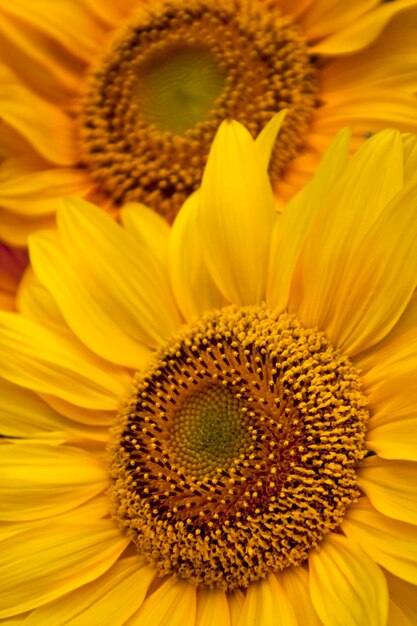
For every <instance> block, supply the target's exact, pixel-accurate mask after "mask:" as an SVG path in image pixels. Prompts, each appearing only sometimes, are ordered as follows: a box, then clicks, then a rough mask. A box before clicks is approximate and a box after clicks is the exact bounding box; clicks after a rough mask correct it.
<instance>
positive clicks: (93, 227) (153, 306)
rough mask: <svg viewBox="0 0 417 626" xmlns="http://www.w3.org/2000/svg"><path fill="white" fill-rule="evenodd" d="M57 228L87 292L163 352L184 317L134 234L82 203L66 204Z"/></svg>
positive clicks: (134, 334)
mask: <svg viewBox="0 0 417 626" xmlns="http://www.w3.org/2000/svg"><path fill="white" fill-rule="evenodd" d="M57 223H58V230H59V234H60V237H61V239H62V244H63V248H64V249H65V252H66V254H67V256H68V259H69V261H70V264H71V266H72V268H73V270H74V271H75V272H78V273H79V274H80V277H81V279H82V283H83V285H84V288H85V289H88V290H89V291H90V293H91V297H92V298H95V299H96V301H97V306H100V307H101V308H102V309H103V310H105V311H106V312H107V315H113V316H115V319H116V321H117V323H118V324H119V325H120V326H121V327H123V328H124V331H125V332H126V333H127V334H129V335H130V336H131V338H132V339H134V340H135V341H138V342H141V343H145V344H146V345H148V347H158V346H159V344H160V343H161V342H163V341H165V340H166V338H167V337H168V336H169V335H170V334H172V333H173V332H175V331H176V329H177V328H178V326H179V325H180V318H179V315H178V310H177V308H176V305H175V302H174V299H173V296H172V292H171V288H170V285H169V278H168V275H162V274H161V271H160V270H161V268H160V267H158V264H157V262H156V259H155V255H154V254H153V251H152V250H151V249H150V248H148V249H141V250H140V254H139V253H138V246H137V245H136V242H135V239H134V237H133V236H132V235H131V234H130V233H128V232H126V231H125V230H123V229H122V228H121V227H120V226H119V225H118V224H116V223H115V222H114V221H113V220H112V219H111V218H110V217H109V216H108V215H106V214H105V213H104V212H103V211H101V210H100V209H98V208H97V207H95V206H94V205H92V204H89V203H88V202H85V201H83V200H80V199H76V198H73V199H67V200H65V201H64V202H63V204H62V206H61V207H60V208H59V209H58V213H57ZM92 250H94V254H92V253H91V251H92ZM121 250H123V254H121V253H120V251H121Z"/></svg>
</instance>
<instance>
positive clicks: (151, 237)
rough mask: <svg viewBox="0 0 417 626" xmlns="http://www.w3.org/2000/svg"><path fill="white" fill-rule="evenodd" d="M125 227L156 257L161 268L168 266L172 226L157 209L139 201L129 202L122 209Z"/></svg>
mask: <svg viewBox="0 0 417 626" xmlns="http://www.w3.org/2000/svg"><path fill="white" fill-rule="evenodd" d="M120 218H121V222H122V224H123V226H124V228H125V229H126V230H127V231H128V232H130V233H131V234H132V235H133V236H134V238H135V241H136V244H137V245H139V246H140V249H141V250H143V249H144V248H146V249H147V250H148V251H149V252H150V253H151V254H152V255H153V256H154V258H155V261H154V262H155V263H156V262H158V264H160V266H161V269H162V268H163V269H165V268H166V267H167V257H168V249H167V248H168V240H169V233H170V230H171V229H170V227H169V226H168V224H167V222H166V221H165V220H164V219H163V218H162V217H161V216H160V215H158V213H156V211H153V210H152V209H148V208H147V207H146V206H144V205H143V204H139V202H129V203H127V204H125V205H124V206H123V208H122V209H121V211H120Z"/></svg>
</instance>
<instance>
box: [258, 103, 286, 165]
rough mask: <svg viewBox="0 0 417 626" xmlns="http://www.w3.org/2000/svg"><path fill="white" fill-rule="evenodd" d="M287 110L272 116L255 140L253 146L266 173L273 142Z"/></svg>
mask: <svg viewBox="0 0 417 626" xmlns="http://www.w3.org/2000/svg"><path fill="white" fill-rule="evenodd" d="M286 114H287V110H286V109H284V110H283V111H280V112H279V113H278V114H277V115H274V117H273V118H272V119H270V120H269V122H268V124H266V125H265V126H264V127H263V129H262V130H261V132H260V133H259V135H258V136H257V137H256V139H255V146H256V148H257V150H258V154H259V157H260V160H261V163H262V164H263V166H264V168H265V170H266V171H268V167H269V161H270V160H271V154H272V150H273V148H274V145H275V140H276V138H277V135H278V133H279V131H280V129H281V126H282V124H283V122H284V119H285V116H286Z"/></svg>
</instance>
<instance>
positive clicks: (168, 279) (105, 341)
mask: <svg viewBox="0 0 417 626" xmlns="http://www.w3.org/2000/svg"><path fill="white" fill-rule="evenodd" d="M281 122H282V115H280V116H278V117H277V118H274V119H273V121H272V122H271V123H270V124H269V125H268V126H267V127H266V128H265V130H264V131H263V132H262V133H261V135H260V136H259V138H258V139H257V140H256V141H254V140H253V139H252V137H251V135H250V133H249V132H248V131H247V130H246V129H245V128H244V127H242V126H241V125H239V124H238V123H236V122H225V123H223V125H222V126H221V128H220V130H219V132H218V134H217V135H216V138H215V141H214V144H213V147H212V150H211V153H210V156H209V159H208V164H207V167H206V170H205V173H204V177H203V182H202V186H201V189H200V190H199V191H198V192H197V193H195V194H193V195H192V196H191V197H190V198H189V199H188V200H187V202H186V203H185V204H184V206H183V207H182V208H181V210H180V212H179V214H178V216H177V218H176V220H175V221H174V223H173V226H172V228H171V227H169V226H168V225H167V223H166V222H165V221H164V220H163V219H162V218H160V217H159V216H158V215H157V214H156V213H154V212H152V211H150V210H148V209H146V208H145V207H143V206H142V205H135V204H133V203H132V204H130V205H128V206H126V207H125V208H124V209H123V210H122V212H121V220H122V223H123V226H119V225H118V224H116V223H115V222H114V221H112V220H111V218H110V217H109V216H107V215H105V213H103V212H101V211H100V210H98V209H97V208H95V207H94V206H92V205H90V204H88V203H86V202H85V201H82V200H66V201H65V202H64V203H63V204H62V206H61V208H60V209H59V211H58V215H57V218H58V219H57V227H58V228H57V231H56V232H55V231H46V232H43V233H37V234H35V235H33V236H32V237H31V241H30V255H31V261H32V265H33V269H34V272H35V276H33V277H30V276H28V277H27V278H26V281H25V282H24V284H23V285H22V288H21V290H20V294H19V300H18V304H19V308H20V312H19V313H14V314H13V313H4V312H3V313H1V314H0V356H1V359H0V363H1V366H0V370H1V375H2V378H1V379H0V388H1V391H2V393H1V401H0V410H1V411H2V422H3V426H2V432H3V434H4V435H7V436H9V437H11V438H10V439H9V440H4V441H3V442H2V456H1V463H2V474H1V480H0V492H1V495H2V498H1V499H0V519H1V520H2V524H3V525H2V527H1V528H0V532H1V533H2V535H1V540H2V552H3V555H4V556H5V558H4V560H3V563H4V564H3V565H2V566H1V579H2V590H1V594H2V595H1V600H0V617H1V618H6V619H7V618H9V617H13V616H19V615H25V616H27V620H28V623H35V624H39V623H48V622H49V623H63V622H64V621H65V620H66V621H67V622H69V623H71V621H72V622H73V623H74V624H75V623H78V624H80V623H101V622H103V620H104V621H105V620H108V619H110V618H109V615H111V620H112V623H114V624H130V625H134V624H138V625H142V624H147V625H148V624H149V626H156V625H159V624H161V625H162V624H167V625H169V624H174V623H184V624H186V625H187V626H203V625H205V624H211V623H222V624H230V625H231V626H252V625H253V624H260V625H261V626H263V625H265V624H269V623H274V624H277V625H282V626H288V625H290V626H304V624H306V623H308V624H313V625H314V624H317V625H318V624H324V625H325V626H337V625H339V624H340V626H347V625H349V626H350V625H352V626H354V625H357V624H372V625H373V626H385V625H387V624H396V623H398V619H400V618H401V619H402V621H403V623H409V624H412V623H414V622H415V617H416V603H415V598H416V589H417V561H416V558H415V554H416V541H417V528H416V526H417V510H416V506H415V502H416V498H415V495H416V493H415V485H416V483H417V481H416V478H417V463H416V461H417V456H416V443H417V442H416V427H417V423H416V417H415V415H416V400H417V396H416V393H415V392H416V366H417V363H416V356H415V354H416V344H417V326H416V303H417V301H416V298H415V295H414V293H415V288H416V282H417V253H416V247H415V241H416V235H417V232H416V231H417V222H416V220H415V193H416V187H417V178H416V167H415V166H416V155H417V151H416V145H417V144H416V139H415V138H414V137H411V136H401V135H400V134H399V133H398V132H396V131H384V132H381V133H379V134H377V135H376V136H374V137H372V138H371V139H370V140H369V141H368V142H366V144H365V145H364V146H363V147H362V148H361V149H360V150H359V151H358V153H357V154H356V155H355V156H354V157H353V158H352V159H351V160H350V161H348V159H347V155H348V146H349V133H348V132H347V131H342V132H341V133H340V134H339V135H338V137H337V138H336V140H335V141H334V143H333V144H332V146H331V148H330V149H329V151H328V152H327V153H326V155H325V157H324V160H323V161H322V163H321V165H320V168H319V170H318V172H317V174H316V176H315V177H314V179H313V180H312V181H311V182H310V183H309V185H308V186H307V187H305V188H304V189H303V190H302V191H301V192H300V193H299V194H298V195H296V196H295V197H294V198H293V200H292V201H291V202H290V206H287V207H286V208H285V209H284V212H283V213H282V215H277V214H276V212H275V208H274V198H273V193H272V190H271V187H270V183H269V179H268V176H267V165H268V160H269V155H270V153H271V151H272V149H273V145H274V141H275V136H276V132H277V129H278V127H279V125H280V123H281ZM387 172H389V176H387ZM254 207H256V211H254ZM396 620H397V621H396Z"/></svg>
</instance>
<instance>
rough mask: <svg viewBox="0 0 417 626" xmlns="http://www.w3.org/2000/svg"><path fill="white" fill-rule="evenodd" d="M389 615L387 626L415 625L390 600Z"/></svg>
mask: <svg viewBox="0 0 417 626" xmlns="http://www.w3.org/2000/svg"><path fill="white" fill-rule="evenodd" d="M388 608H389V613H388V622H387V626H413V623H412V622H410V620H409V619H407V617H406V616H405V615H404V613H403V612H402V611H401V609H400V608H399V607H398V606H397V605H396V604H395V603H394V602H393V600H391V598H390V600H389V607H388Z"/></svg>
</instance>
